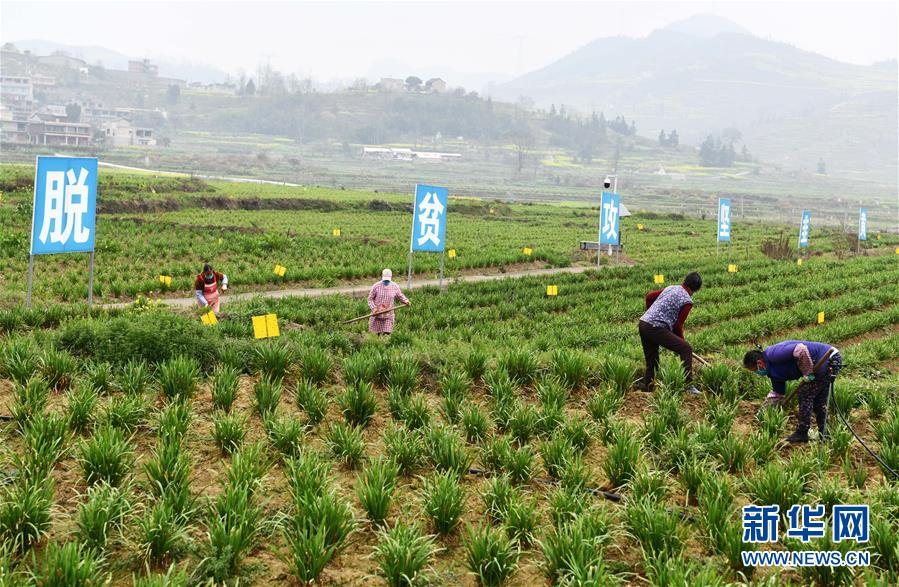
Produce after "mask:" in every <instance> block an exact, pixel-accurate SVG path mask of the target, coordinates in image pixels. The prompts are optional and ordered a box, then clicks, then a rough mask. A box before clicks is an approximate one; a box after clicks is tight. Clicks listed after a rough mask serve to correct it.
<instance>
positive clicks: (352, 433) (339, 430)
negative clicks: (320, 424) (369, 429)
mask: <svg viewBox="0 0 899 587" xmlns="http://www.w3.org/2000/svg"><path fill="white" fill-rule="evenodd" d="M326 442H327V444H328V447H329V448H330V449H331V454H333V455H334V456H335V457H336V458H338V459H340V460H342V461H343V462H345V463H346V464H348V465H350V466H351V467H352V466H355V465H356V463H358V462H359V461H360V460H362V457H363V455H364V454H365V440H364V439H363V436H362V429H361V428H358V427H357V428H353V427H350V426H348V425H347V424H341V423H338V424H333V425H332V426H331V427H330V428H329V429H328V435H327V438H326Z"/></svg>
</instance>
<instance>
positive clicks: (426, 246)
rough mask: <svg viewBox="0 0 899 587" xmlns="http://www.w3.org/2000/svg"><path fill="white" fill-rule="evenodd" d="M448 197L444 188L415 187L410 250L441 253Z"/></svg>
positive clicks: (447, 191) (447, 192)
mask: <svg viewBox="0 0 899 587" xmlns="http://www.w3.org/2000/svg"><path fill="white" fill-rule="evenodd" d="M448 195H449V190H447V189H446V188H438V187H434V186H431V185H421V184H419V185H416V186H415V209H414V210H413V211H412V242H411V248H410V250H412V251H430V252H438V253H439V252H443V245H444V235H445V234H446V202H447V197H448Z"/></svg>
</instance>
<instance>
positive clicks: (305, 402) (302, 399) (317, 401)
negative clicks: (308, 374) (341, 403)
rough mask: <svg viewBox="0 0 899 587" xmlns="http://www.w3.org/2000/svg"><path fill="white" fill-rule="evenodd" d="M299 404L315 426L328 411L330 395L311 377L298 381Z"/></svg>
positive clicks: (297, 396) (308, 419)
mask: <svg viewBox="0 0 899 587" xmlns="http://www.w3.org/2000/svg"><path fill="white" fill-rule="evenodd" d="M295 393H296V398H297V405H298V406H299V407H300V409H301V410H303V411H304V412H305V413H306V420H307V421H308V422H309V424H312V425H313V426H315V425H318V424H320V423H321V421H322V420H324V419H325V415H327V413H328V403H329V400H328V395H327V394H326V393H325V392H324V390H322V389H321V388H320V387H318V385H317V384H316V383H314V382H313V381H312V380H309V379H303V380H301V381H298V382H297V386H296V391H295Z"/></svg>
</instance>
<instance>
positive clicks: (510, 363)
mask: <svg viewBox="0 0 899 587" xmlns="http://www.w3.org/2000/svg"><path fill="white" fill-rule="evenodd" d="M499 366H500V368H502V369H504V370H505V371H506V372H507V373H508V374H509V377H511V378H512V380H513V381H516V382H517V383H518V384H520V385H528V384H529V383H531V382H532V381H534V379H535V378H536V377H537V369H538V368H539V365H538V363H537V358H536V357H535V356H534V354H533V353H532V352H531V351H530V349H513V350H511V351H508V352H507V353H505V354H504V355H502V356H501V357H500V358H499Z"/></svg>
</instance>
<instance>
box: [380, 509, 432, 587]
mask: <svg viewBox="0 0 899 587" xmlns="http://www.w3.org/2000/svg"><path fill="white" fill-rule="evenodd" d="M436 551H437V547H436V545H435V544H434V539H433V538H431V537H430V536H424V535H422V534H421V531H420V530H419V529H418V526H416V525H415V524H406V523H404V522H402V521H398V522H397V523H396V524H395V525H394V526H393V527H392V528H389V529H386V530H383V531H381V532H380V533H379V534H378V543H377V544H376V545H375V548H374V557H375V559H376V560H377V561H378V567H379V569H380V571H381V576H382V577H384V580H385V581H386V582H387V584H388V585H390V586H391V587H406V586H408V585H416V584H418V583H419V573H421V571H422V569H424V567H425V566H426V565H427V564H428V562H430V560H431V557H432V556H433V555H434V553H435V552H436Z"/></svg>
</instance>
